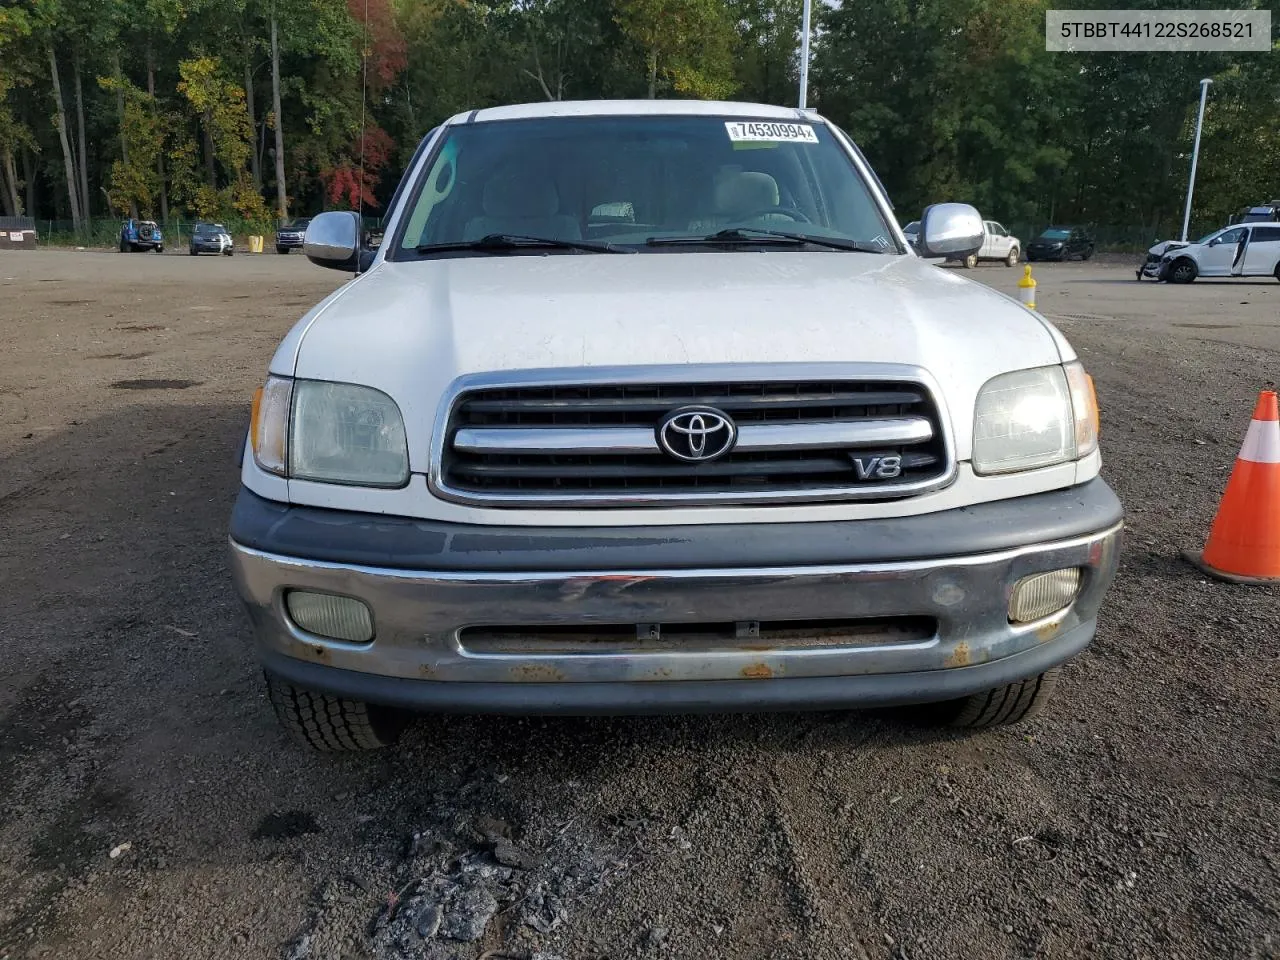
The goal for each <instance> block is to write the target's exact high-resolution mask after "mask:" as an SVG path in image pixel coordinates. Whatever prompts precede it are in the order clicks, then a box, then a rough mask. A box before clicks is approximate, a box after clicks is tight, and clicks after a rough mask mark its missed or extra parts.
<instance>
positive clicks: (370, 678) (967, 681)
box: [263, 621, 1094, 716]
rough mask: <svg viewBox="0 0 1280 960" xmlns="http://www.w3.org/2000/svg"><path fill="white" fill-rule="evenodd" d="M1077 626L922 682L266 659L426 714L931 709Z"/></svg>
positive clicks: (1067, 648) (1069, 646) (1036, 669)
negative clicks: (396, 671)
mask: <svg viewBox="0 0 1280 960" xmlns="http://www.w3.org/2000/svg"><path fill="white" fill-rule="evenodd" d="M1093 632H1094V621H1089V622H1088V623H1081V624H1079V625H1077V626H1076V627H1074V628H1073V629H1071V630H1068V631H1066V632H1065V633H1063V634H1061V635H1060V636H1058V637H1057V638H1056V639H1055V640H1054V641H1053V642H1052V643H1045V644H1040V645H1038V646H1035V647H1033V648H1031V649H1030V650H1026V651H1024V652H1023V653H1018V654H1014V655H1013V656H1010V657H1005V658H1004V659H1002V660H996V661H994V662H992V663H983V664H978V665H975V666H968V667H953V668H951V669H948V670H923V671H919V672H916V673H891V674H864V675H862V676H852V677H783V678H775V679H772V680H768V681H765V682H761V681H759V680H683V681H678V682H635V681H623V682H616V683H538V682H534V683H443V682H440V681H437V680H407V679H404V678H401V677H382V676H376V675H373V674H367V673H358V672H356V671H354V670H339V669H337V668H335V667H327V666H324V665H323V664H319V663H308V662H306V661H303V660H297V659H294V658H293V657H288V656H281V655H280V654H278V653H275V652H271V651H267V652H265V653H264V656H263V665H264V666H265V668H266V669H267V671H268V672H270V673H272V674H274V675H275V676H277V677H280V678H281V679H282V680H287V681H288V682H289V683H292V684H294V685H295V686H299V687H303V688H305V689H308V690H323V691H324V692H326V693H331V694H333V695H335V696H339V697H348V698H350V699H353V700H365V701H368V702H370V703H381V704H385V705H386V706H389V707H401V708H403V709H406V710H414V711H420V712H423V713H497V714H513V715H528V714H546V715H558V716H591V715H607V716H618V715H626V714H661V713H755V712H766V711H771V710H777V711H782V710H841V709H846V708H849V707H861V708H873V707H896V706H904V705H907V704H913V703H932V702H935V701H939V700H952V699H955V698H957V697H964V696H968V695H969V694H971V693H978V692H980V691H982V690H990V689H992V688H993V687H999V686H1001V685H1003V684H1006V683H1012V682H1013V681H1015V680H1021V679H1024V678H1026V677H1033V676H1035V675H1036V674H1039V673H1044V671H1046V670H1048V669H1050V668H1052V667H1055V666H1057V665H1058V664H1060V663H1062V662H1063V661H1065V660H1068V659H1070V658H1071V657H1073V656H1075V655H1076V654H1077V653H1079V652H1080V651H1082V650H1083V649H1084V648H1085V647H1087V646H1088V645H1089V641H1090V640H1092V639H1093Z"/></svg>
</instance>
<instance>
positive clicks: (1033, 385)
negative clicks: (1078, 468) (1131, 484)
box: [973, 363, 1098, 474]
mask: <svg viewBox="0 0 1280 960" xmlns="http://www.w3.org/2000/svg"><path fill="white" fill-rule="evenodd" d="M1097 445H1098V414H1097V403H1096V401H1095V399H1094V393H1093V381H1092V380H1091V379H1090V378H1089V376H1088V374H1086V373H1085V372H1084V368H1083V367H1082V366H1081V365H1080V364H1079V363H1069V364H1066V365H1065V366H1053V367H1038V368H1036V369H1032V370H1017V371H1015V372H1013V373H1005V374H1001V375H1000V376H998V377H993V378H992V379H991V380H988V381H987V383H986V384H985V385H984V386H983V388H982V389H981V390H980V391H979V392H978V402H977V405H976V409H975V412H974V421H973V471H974V473H978V474H993V473H1011V472H1013V471H1017V470H1031V469H1034V468H1035V467H1047V466H1051V465H1052V464H1055V463H1065V462H1066V461H1069V460H1075V459H1078V458H1080V457H1084V456H1087V455H1088V454H1090V453H1092V452H1093V451H1094V449H1095V448H1096V447H1097Z"/></svg>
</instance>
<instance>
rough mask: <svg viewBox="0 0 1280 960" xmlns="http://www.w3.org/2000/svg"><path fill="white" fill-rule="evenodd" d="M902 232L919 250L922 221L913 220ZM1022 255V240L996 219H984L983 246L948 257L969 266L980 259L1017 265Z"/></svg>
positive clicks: (974, 264)
mask: <svg viewBox="0 0 1280 960" xmlns="http://www.w3.org/2000/svg"><path fill="white" fill-rule="evenodd" d="M902 233H903V235H904V236H905V237H906V238H907V242H908V243H910V244H911V248H912V249H913V250H917V251H918V247H919V240H920V221H919V220H912V221H911V222H910V223H908V224H907V225H906V226H905V227H903V228H902ZM1021 256H1022V241H1021V240H1019V239H1018V238H1017V237H1015V236H1014V235H1013V234H1011V233H1010V232H1009V231H1008V230H1006V229H1005V228H1004V227H1002V226H1001V225H1000V224H998V223H996V222H995V221H994V220H984V221H982V246H981V247H980V248H979V249H978V250H977V251H971V252H969V253H966V254H964V255H959V256H953V257H948V258H947V259H949V260H956V261H957V262H959V263H962V264H964V266H966V267H969V268H972V267H976V266H977V265H978V261H979V260H1002V261H1004V263H1005V264H1006V265H1007V266H1010V267H1016V266H1017V265H1018V260H1019V258H1020V257H1021Z"/></svg>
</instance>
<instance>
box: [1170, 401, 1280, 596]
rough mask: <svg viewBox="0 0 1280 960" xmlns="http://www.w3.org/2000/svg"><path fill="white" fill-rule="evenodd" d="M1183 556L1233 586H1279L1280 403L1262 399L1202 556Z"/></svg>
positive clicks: (1255, 411) (1219, 506)
mask: <svg viewBox="0 0 1280 960" xmlns="http://www.w3.org/2000/svg"><path fill="white" fill-rule="evenodd" d="M1184 556H1185V557H1186V558H1187V559H1188V560H1190V561H1191V562H1192V563H1194V564H1195V565H1196V566H1197V567H1199V568H1200V569H1201V570H1203V571H1204V572H1205V573H1207V574H1209V575H1210V576H1214V577H1217V578H1218V579H1220V580H1229V581H1231V582H1233V583H1280V404H1278V403H1277V400H1276V394H1275V391H1273V390H1264V391H1262V393H1261V394H1259V396H1258V405H1257V406H1256V407H1254V410H1253V420H1252V422H1250V424H1249V432H1248V433H1246V434H1245V437H1244V446H1242V447H1241V448H1240V455H1239V456H1238V457H1236V465H1235V469H1233V470H1232V471H1231V479H1230V480H1229V481H1227V491H1226V493H1224V494H1223V495H1222V503H1221V504H1219V505H1218V515H1217V517H1215V518H1214V521H1213V527H1212V529H1210V530H1209V542H1208V543H1206V544H1205V548H1204V553H1203V554H1200V555H1196V554H1192V553H1186V554H1184Z"/></svg>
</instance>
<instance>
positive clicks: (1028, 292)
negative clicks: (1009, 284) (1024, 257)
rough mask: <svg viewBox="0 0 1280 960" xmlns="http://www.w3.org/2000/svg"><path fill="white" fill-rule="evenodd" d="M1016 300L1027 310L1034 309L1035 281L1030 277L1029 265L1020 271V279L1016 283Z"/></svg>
mask: <svg viewBox="0 0 1280 960" xmlns="http://www.w3.org/2000/svg"><path fill="white" fill-rule="evenodd" d="M1018 299H1019V300H1021V301H1022V305H1023V306H1024V307H1026V308H1027V309H1028V310H1034V309H1035V308H1036V281H1035V279H1034V278H1033V277H1032V276H1031V264H1027V265H1026V267H1024V268H1023V271H1022V279H1021V280H1019V281H1018Z"/></svg>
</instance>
